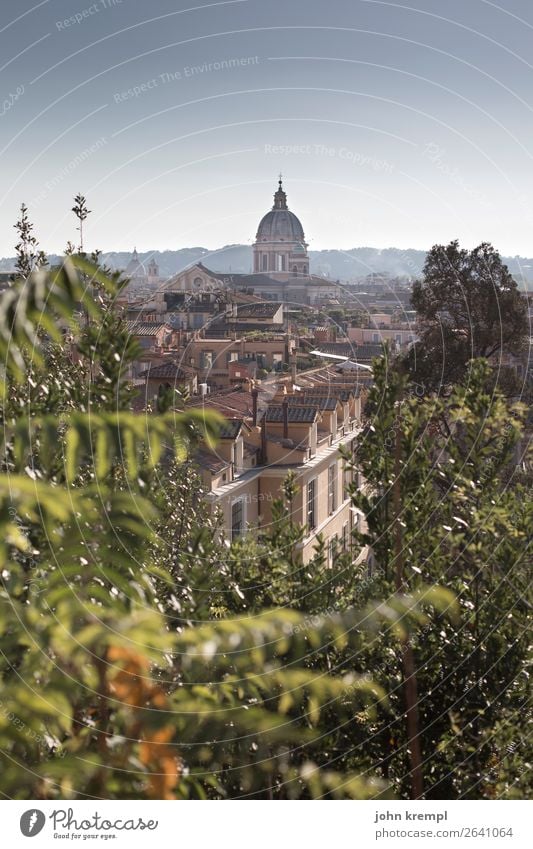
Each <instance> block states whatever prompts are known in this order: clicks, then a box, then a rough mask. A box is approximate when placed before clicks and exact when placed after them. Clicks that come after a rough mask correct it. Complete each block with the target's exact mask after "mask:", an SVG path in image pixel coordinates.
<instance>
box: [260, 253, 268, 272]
mask: <svg viewBox="0 0 533 849" xmlns="http://www.w3.org/2000/svg"><path fill="white" fill-rule="evenodd" d="M261 257H262V259H261V262H262V269H263V271H268V254H261Z"/></svg>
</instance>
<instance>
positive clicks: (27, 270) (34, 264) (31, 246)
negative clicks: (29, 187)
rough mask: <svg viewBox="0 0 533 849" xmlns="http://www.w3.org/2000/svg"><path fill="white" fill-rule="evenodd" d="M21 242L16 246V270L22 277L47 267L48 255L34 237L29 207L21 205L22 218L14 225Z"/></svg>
mask: <svg viewBox="0 0 533 849" xmlns="http://www.w3.org/2000/svg"><path fill="white" fill-rule="evenodd" d="M13 226H14V228H15V230H16V231H17V234H18V238H19V241H18V242H17V244H16V245H15V251H16V254H17V261H16V263H15V268H16V270H17V272H18V274H19V276H20V277H23V278H24V279H25V278H26V277H28V276H29V275H30V274H31V272H32V271H33V270H34V269H36V268H41V267H42V266H45V265H47V262H48V261H47V259H46V254H45V253H44V251H42V250H41V249H40V248H39V243H38V241H37V239H36V237H35V236H34V235H33V224H32V223H31V221H30V220H29V218H28V207H27V206H26V204H24V203H23V204H21V207H20V218H19V220H18V221H17V223H16V224H14V225H13Z"/></svg>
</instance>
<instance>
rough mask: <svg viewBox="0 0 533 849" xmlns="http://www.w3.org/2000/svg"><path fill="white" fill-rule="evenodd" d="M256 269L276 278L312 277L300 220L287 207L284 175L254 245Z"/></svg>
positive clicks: (256, 271) (258, 229) (257, 271)
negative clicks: (283, 182)
mask: <svg viewBox="0 0 533 849" xmlns="http://www.w3.org/2000/svg"><path fill="white" fill-rule="evenodd" d="M253 263H254V272H255V273H256V274H257V273H266V274H268V275H269V276H270V277H273V278H274V279H277V280H288V279H289V278H290V277H308V276H309V256H308V254H307V242H306V241H305V236H304V231H303V227H302V225H301V223H300V219H299V218H298V217H297V216H296V215H295V214H294V212H291V211H290V210H289V208H288V206H287V195H286V193H285V192H284V191H283V186H282V182H281V176H280V179H279V185H278V190H277V192H276V193H275V195H274V206H273V207H272V209H271V210H270V212H267V214H266V215H264V216H263V218H262V219H261V221H260V222H259V227H258V228H257V235H256V237H255V242H254V245H253Z"/></svg>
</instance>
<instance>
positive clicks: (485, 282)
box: [406, 241, 528, 392]
mask: <svg viewBox="0 0 533 849" xmlns="http://www.w3.org/2000/svg"><path fill="white" fill-rule="evenodd" d="M412 304H413V307H414V308H415V309H416V310H417V313H418V321H419V326H420V341H419V342H418V343H416V344H415V345H414V346H413V348H412V349H411V351H410V352H409V354H408V357H407V361H406V362H407V366H408V369H409V371H410V374H411V377H412V379H413V380H415V381H416V382H417V383H418V384H419V385H422V386H424V388H425V390H426V392H432V391H439V390H440V389H441V388H442V389H444V390H447V388H448V387H449V386H450V385H452V384H454V383H457V382H459V381H461V380H462V378H463V377H464V374H465V371H466V368H467V364H468V362H469V361H470V360H473V359H475V358H478V357H484V358H486V359H489V358H493V357H495V356H496V355H498V354H501V353H504V352H505V353H512V354H520V352H521V351H522V350H523V346H524V343H525V340H526V337H527V334H528V323H527V304H526V301H525V298H523V297H522V296H521V294H520V292H519V289H518V286H517V284H516V282H515V280H514V279H513V277H512V276H511V274H510V272H509V270H508V268H507V266H506V265H504V264H503V263H502V261H501V258H500V255H499V254H498V252H497V251H496V250H495V249H494V248H493V247H492V245H490V244H488V243H486V242H484V243H483V244H481V245H479V246H478V247H476V248H474V249H473V250H472V251H468V250H466V249H465V248H460V247H459V243H458V242H457V241H454V242H450V244H449V245H446V246H444V245H434V246H433V247H432V249H431V250H430V251H429V253H428V255H427V257H426V262H425V265H424V276H423V278H422V280H418V281H415V283H414V284H413V293H412Z"/></svg>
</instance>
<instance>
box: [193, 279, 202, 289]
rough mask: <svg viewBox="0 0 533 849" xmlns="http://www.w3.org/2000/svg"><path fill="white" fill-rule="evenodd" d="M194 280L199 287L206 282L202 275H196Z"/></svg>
mask: <svg viewBox="0 0 533 849" xmlns="http://www.w3.org/2000/svg"><path fill="white" fill-rule="evenodd" d="M192 282H193V284H194V285H195V286H198V287H200V286H203V284H204V281H203V280H202V278H201V277H195V278H194V280H193V281H192Z"/></svg>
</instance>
